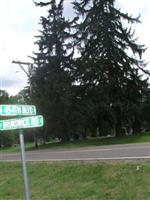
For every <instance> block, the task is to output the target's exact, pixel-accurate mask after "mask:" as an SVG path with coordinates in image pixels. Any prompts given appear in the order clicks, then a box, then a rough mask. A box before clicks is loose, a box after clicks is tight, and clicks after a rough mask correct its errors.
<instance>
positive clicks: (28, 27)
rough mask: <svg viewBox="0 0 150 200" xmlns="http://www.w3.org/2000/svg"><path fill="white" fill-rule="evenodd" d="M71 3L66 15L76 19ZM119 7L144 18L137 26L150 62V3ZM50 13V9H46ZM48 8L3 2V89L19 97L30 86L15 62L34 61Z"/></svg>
mask: <svg viewBox="0 0 150 200" xmlns="http://www.w3.org/2000/svg"><path fill="white" fill-rule="evenodd" d="M70 2H71V1H70V0H66V1H65V15H66V16H67V17H69V16H70V17H71V16H72V10H71V5H70ZM117 6H118V7H119V8H121V9H122V11H124V12H128V13H130V14H132V15H133V16H138V15H139V14H140V15H141V18H140V19H141V22H142V23H141V24H138V25H136V26H134V28H135V31H136V32H135V33H136V36H137V37H139V43H141V44H145V45H146V47H147V48H148V49H147V51H146V53H145V54H144V59H145V60H146V61H147V62H149V61H150V57H149V55H150V28H149V20H150V1H149V0H142V1H139V0H138V1H137V0H124V1H123V0H117ZM46 10H47V9H46ZM46 10H45V8H44V9H43V8H39V7H35V5H34V3H33V1H32V0H0V25H1V31H0V89H4V90H6V91H7V92H9V94H11V95H15V94H17V93H18V92H19V91H20V90H21V89H23V88H24V86H25V85H26V84H27V77H26V75H25V73H24V72H23V71H22V70H21V69H20V68H19V66H18V65H16V64H12V60H19V61H24V62H32V60H31V59H30V58H29V57H28V56H30V55H32V52H33V51H34V49H35V45H34V42H35V38H34V36H35V35H38V29H40V27H39V24H38V23H39V18H40V16H41V15H45V14H46ZM149 69H150V64H149Z"/></svg>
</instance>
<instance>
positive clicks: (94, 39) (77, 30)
mask: <svg viewBox="0 0 150 200" xmlns="http://www.w3.org/2000/svg"><path fill="white" fill-rule="evenodd" d="M35 4H36V6H41V7H42V6H47V7H48V15H47V17H41V18H40V24H41V30H40V34H39V35H38V36H36V45H37V46H38V51H37V52H35V53H34V58H33V59H34V62H35V64H36V73H35V74H34V75H33V77H32V86H33V90H34V91H35V92H34V95H33V101H35V102H36V103H37V104H38V107H39V109H40V111H41V112H42V113H43V114H44V116H45V124H46V126H45V131H46V135H47V136H53V137H58V138H61V139H62V140H68V139H70V138H71V137H73V138H75V139H76V138H78V137H79V136H83V137H86V135H87V134H88V135H89V134H90V135H99V136H101V135H107V134H114V135H116V136H121V135H122V134H123V133H125V132H128V133H129V132H132V131H133V132H134V133H136V132H139V131H141V128H142V127H143V128H149V120H150V119H149V116H148V109H149V84H148V78H146V77H147V71H146V69H145V62H144V61H143V60H142V54H143V53H144V51H145V50H146V48H145V46H144V45H139V44H138V41H137V39H136V38H135V34H134V30H132V24H134V23H139V22H140V19H139V17H137V18H134V17H132V16H130V15H129V14H127V13H122V12H121V11H120V10H119V9H117V8H116V7H115V1H114V0H89V1H86V0H78V1H77V0H76V1H74V2H73V8H74V11H75V13H76V16H75V18H74V19H72V20H68V19H66V18H65V17H64V13H63V11H64V0H60V1H59V2H58V1H56V0H51V1H49V2H47V3H44V2H40V3H35ZM125 24H128V25H125ZM37 90H38V91H39V92H37Z"/></svg>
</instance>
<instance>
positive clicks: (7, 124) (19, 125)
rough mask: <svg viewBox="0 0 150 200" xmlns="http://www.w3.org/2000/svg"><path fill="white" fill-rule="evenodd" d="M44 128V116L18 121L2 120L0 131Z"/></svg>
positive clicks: (18, 119) (24, 118) (19, 119)
mask: <svg viewBox="0 0 150 200" xmlns="http://www.w3.org/2000/svg"><path fill="white" fill-rule="evenodd" d="M41 126H43V116H42V115H37V116H32V117H23V118H17V119H7V120H0V131H4V130H13V129H23V128H33V127H41Z"/></svg>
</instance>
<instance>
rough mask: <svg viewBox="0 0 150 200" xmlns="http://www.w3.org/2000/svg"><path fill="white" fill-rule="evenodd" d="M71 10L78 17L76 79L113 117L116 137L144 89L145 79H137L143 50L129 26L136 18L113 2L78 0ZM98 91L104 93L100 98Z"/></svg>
mask: <svg viewBox="0 0 150 200" xmlns="http://www.w3.org/2000/svg"><path fill="white" fill-rule="evenodd" d="M74 8H75V10H76V12H77V14H78V16H82V18H80V19H81V21H80V22H79V24H77V25H76V28H77V32H76V34H77V35H76V43H77V47H78V49H79V52H80V58H79V59H77V66H78V67H77V72H76V75H77V80H78V82H80V85H82V87H83V85H84V88H86V89H85V94H86V95H87V94H88V95H89V96H90V98H91V99H93V101H94V99H95V97H94V96H97V98H99V99H97V102H98V101H99V103H103V102H104V103H105V105H107V107H109V106H110V109H111V110H112V111H113V113H114V115H115V118H116V135H120V134H121V129H122V127H123V126H124V125H125V123H128V122H127V121H126V120H125V118H127V117H126V113H125V111H126V110H127V106H129V105H130V106H131V105H132V104H133V103H135V104H136V103H137V102H138V101H141V99H142V95H143V92H144V91H145V89H146V88H145V87H144V86H145V85H146V82H147V80H144V78H142V76H141V74H142V73H143V72H144V73H145V69H144V67H145V64H144V61H143V60H142V54H143V53H144V51H145V49H146V48H145V46H144V45H139V44H137V43H138V41H137V39H136V38H135V34H134V31H133V30H132V27H131V25H132V24H134V23H139V22H140V20H139V17H137V18H134V17H132V16H129V14H127V13H123V12H121V11H120V10H119V9H117V8H116V7H115V0H88V1H87V0H80V1H75V2H74ZM124 22H126V23H128V26H125V23H124ZM129 25H130V26H129ZM100 91H104V92H103V94H102V95H101V96H99V95H98V94H99V93H100ZM104 97H105V100H104V101H103V102H102V98H104ZM95 115H96V114H95ZM130 120H131V121H132V119H128V121H130Z"/></svg>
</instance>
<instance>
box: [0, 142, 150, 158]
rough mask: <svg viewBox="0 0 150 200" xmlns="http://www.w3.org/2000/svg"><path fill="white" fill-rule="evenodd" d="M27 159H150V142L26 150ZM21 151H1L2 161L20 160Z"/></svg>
mask: <svg viewBox="0 0 150 200" xmlns="http://www.w3.org/2000/svg"><path fill="white" fill-rule="evenodd" d="M26 159H27V161H60V160H123V159H124V160H137V159H144V160H150V143H141V144H126V145H109V146H100V147H86V148H85V147H84V148H78V149H70V150H67V149H66V150H64V149H63V150H36V151H30V152H29V151H28V152H26ZM19 160H20V154H19V153H1V152H0V161H19Z"/></svg>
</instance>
